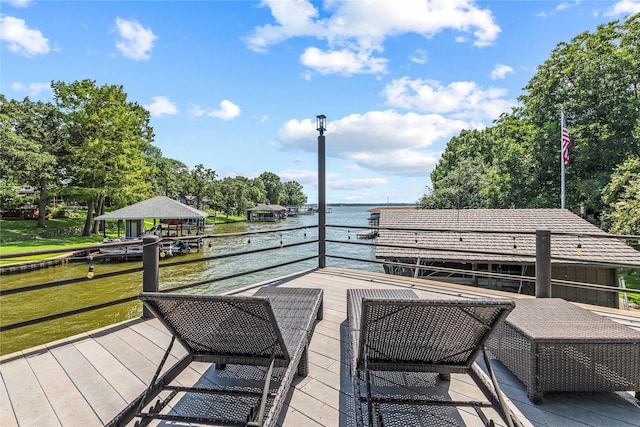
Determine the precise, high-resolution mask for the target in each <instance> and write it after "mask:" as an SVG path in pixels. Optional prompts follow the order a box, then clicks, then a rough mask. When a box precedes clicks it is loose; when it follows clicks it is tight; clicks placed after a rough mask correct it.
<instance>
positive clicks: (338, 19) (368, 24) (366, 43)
mask: <svg viewBox="0 0 640 427" xmlns="http://www.w3.org/2000/svg"><path fill="white" fill-rule="evenodd" d="M261 5H262V6H266V7H269V8H270V9H271V14H272V15H273V18H274V21H275V23H273V24H266V25H263V26H258V27H255V28H254V30H253V32H252V34H251V35H250V36H249V37H247V38H246V42H247V45H248V47H249V48H250V49H252V50H254V51H256V52H266V51H267V49H268V48H269V47H270V46H272V45H275V44H278V43H281V42H282V41H284V40H287V39H289V38H293V37H315V38H316V39H319V40H325V41H326V43H327V48H326V49H324V48H318V47H307V48H306V49H305V51H304V53H303V54H302V56H301V61H302V63H303V64H305V65H306V66H308V67H309V68H312V69H314V70H317V71H318V72H320V73H324V74H326V73H343V74H355V73H380V72H385V71H386V63H387V60H386V59H385V58H382V57H375V56H374V55H373V52H382V51H383V42H384V40H385V39H386V38H388V37H393V36H397V35H401V34H406V33H417V34H420V35H422V36H424V37H426V38H431V37H433V36H434V35H435V34H437V33H440V32H442V31H444V30H449V29H451V30H454V31H457V32H458V33H463V34H464V35H467V36H470V37H472V38H473V40H474V42H473V43H474V45H476V46H486V45H490V44H492V43H493V41H494V40H495V39H496V38H497V37H498V34H499V33H500V27H499V26H498V25H497V24H496V22H495V19H494V17H493V15H492V13H491V11H490V10H488V9H481V8H479V7H478V6H477V5H476V3H475V2H474V1H473V0H456V1H429V0H404V1H403V2H402V7H398V4H397V1H396V0H361V1H344V2H338V1H328V2H325V3H324V7H325V10H324V11H323V12H325V13H326V14H327V16H320V12H319V11H318V9H316V8H315V6H314V5H313V4H312V3H311V2H310V1H309V0H287V1H283V0H263V2H262V3H261ZM465 40H466V37H465ZM416 58H417V59H418V60H420V57H419V56H416ZM326 61H329V62H330V63H329V64H328V65H327V62H326Z"/></svg>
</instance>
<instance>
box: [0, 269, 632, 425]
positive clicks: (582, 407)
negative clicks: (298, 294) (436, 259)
mask: <svg viewBox="0 0 640 427" xmlns="http://www.w3.org/2000/svg"><path fill="white" fill-rule="evenodd" d="M278 286H295V287H318V288H322V289H324V318H323V320H322V321H320V322H318V323H317V324H316V327H315V330H314V333H313V337H312V340H311V342H310V347H309V348H310V356H309V357H310V362H311V369H310V374H309V376H308V377H306V378H296V379H294V383H293V388H292V391H291V392H290V394H289V396H288V399H287V403H286V405H285V408H284V409H283V411H282V416H281V420H280V421H281V425H283V426H310V427H313V426H352V425H353V419H352V412H353V411H352V399H351V395H350V393H351V390H350V388H351V382H350V377H349V357H348V351H349V350H348V342H347V341H346V340H347V339H348V338H347V333H346V322H345V321H346V289H347V288H372V287H383V288H384V287H386V288H388V287H396V286H401V287H410V288H411V289H413V290H414V291H416V293H418V294H419V295H420V296H421V297H431V298H440V299H446V298H456V297H468V298H477V297H479V296H487V294H491V295H493V296H507V297H511V298H513V297H515V296H516V295H514V294H505V293H500V292H497V291H482V290H480V289H476V288H469V287H464V286H456V285H450V284H442V283H437V282H429V281H425V280H415V279H410V278H400V277H394V276H388V275H383V274H376V273H366V272H360V271H355V270H344V269H334V268H327V269H323V270H314V271H310V272H306V273H303V274H300V275H294V276H290V277H287V278H284V279H282V280H281V281H280V282H279V283H278ZM254 291H255V288H252V289H244V290H243V291H242V292H241V293H242V294H246V295H250V294H252V293H253V292H254ZM599 312H600V313H601V314H602V313H604V314H605V315H607V316H609V317H612V318H614V320H617V321H620V322H622V323H625V324H627V325H629V326H630V327H634V328H637V329H640V316H639V315H638V314H629V312H624V311H620V310H602V311H599ZM169 339H170V337H169V335H168V333H167V332H166V330H165V329H164V327H163V326H162V325H161V324H160V323H159V322H158V321H156V320H147V321H143V320H135V321H129V322H125V323H122V324H119V325H115V326H111V327H107V328H103V329H101V330H98V331H93V332H91V333H87V334H82V335H79V336H76V337H72V338H69V339H65V340H62V341H60V342H56V343H50V344H48V345H46V346H41V347H38V348H34V349H30V350H28V351H23V352H20V353H19V354H18V353H16V354H13V355H8V356H4V357H2V358H1V359H0V375H1V378H2V381H0V425H2V426H3V427H9V426H57V425H62V426H99V425H103V424H105V423H107V422H108V421H110V420H111V419H112V418H113V417H114V416H115V415H117V414H118V413H119V412H120V411H121V410H122V409H123V408H124V407H125V406H126V405H127V403H128V402H130V401H132V400H133V399H135V398H136V397H137V396H138V395H139V394H140V393H141V392H142V391H143V390H144V389H145V387H146V385H147V383H148V381H149V380H150V379H151V378H152V376H153V374H154V371H155V369H156V367H157V366H158V364H159V361H160V359H161V358H162V355H163V353H164V349H165V348H166V345H167V344H168V342H169ZM181 351H182V350H181V349H180V348H179V346H175V347H174V350H173V352H172V356H171V359H172V360H171V361H176V360H177V358H178V357H180V356H181ZM171 361H170V362H171ZM170 362H169V364H171V363H170ZM493 366H494V369H495V370H496V371H497V372H496V374H497V376H498V380H499V382H500V384H501V387H502V389H503V392H504V393H505V395H506V396H507V398H508V403H509V405H510V407H511V409H512V410H513V411H514V412H515V413H516V414H519V415H520V419H521V421H522V422H523V423H524V425H534V426H559V425H562V426H629V427H631V426H637V425H639V424H640V405H639V402H638V401H637V400H635V399H634V398H633V396H632V394H631V393H627V392H616V393H614V392H611V393H549V394H548V395H547V396H546V397H545V400H544V402H543V403H542V404H539V405H533V404H532V403H531V402H530V401H529V400H528V398H527V396H526V390H525V388H524V386H523V385H522V383H520V382H519V381H518V380H517V379H516V378H515V377H514V376H513V375H512V374H511V373H509V372H508V371H507V370H506V369H505V368H504V367H502V365H501V364H500V363H499V362H497V361H494V363H493ZM208 368H209V366H207V365H196V366H194V367H192V368H189V369H188V370H187V371H186V372H185V373H184V374H183V375H182V376H181V377H179V380H180V381H181V382H183V383H188V382H191V383H195V382H196V381H198V380H199V379H201V377H202V376H203V375H209V373H210V371H209V370H208ZM211 371H212V370H211ZM472 385H473V382H472V380H471V379H470V378H468V377H467V376H465V375H455V374H454V375H452V380H451V383H450V385H449V389H448V391H447V393H448V394H449V395H450V396H452V397H453V396H455V397H456V398H459V397H462V398H465V396H466V397H471V398H476V397H479V396H478V395H476V393H478V392H477V391H476V389H475V387H472ZM454 411H455V412H456V414H455V417H454V420H455V421H454V425H455V424H460V425H469V426H475V425H481V421H480V419H479V418H478V417H477V416H476V415H475V412H473V410H470V409H469V410H466V409H459V410H454ZM492 418H493V419H494V420H496V421H501V420H500V419H499V417H497V416H495V417H492ZM161 425H168V424H161ZM447 425H450V424H447Z"/></svg>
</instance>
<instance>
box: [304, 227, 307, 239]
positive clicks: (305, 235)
mask: <svg viewBox="0 0 640 427" xmlns="http://www.w3.org/2000/svg"><path fill="white" fill-rule="evenodd" d="M304 238H305V240H306V238H307V229H306V228H305V229H304Z"/></svg>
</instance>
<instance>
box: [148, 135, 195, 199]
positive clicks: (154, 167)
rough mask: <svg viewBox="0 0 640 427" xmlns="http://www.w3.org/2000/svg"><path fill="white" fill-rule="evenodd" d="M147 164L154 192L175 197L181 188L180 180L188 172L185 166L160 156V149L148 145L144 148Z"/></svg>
mask: <svg viewBox="0 0 640 427" xmlns="http://www.w3.org/2000/svg"><path fill="white" fill-rule="evenodd" d="M146 158H147V165H148V166H149V168H150V172H151V174H150V177H149V179H150V181H151V187H152V189H153V192H154V194H156V195H162V196H167V197H170V198H172V199H175V198H176V197H178V195H179V194H180V191H181V190H182V185H181V182H182V180H183V178H184V173H185V172H186V173H187V174H188V173H189V168H187V166H186V165H185V164H184V163H182V162H180V161H178V160H174V159H169V158H166V157H163V156H162V151H161V150H160V149H159V148H157V147H154V146H153V145H149V146H148V147H147V149H146Z"/></svg>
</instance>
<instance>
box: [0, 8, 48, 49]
mask: <svg viewBox="0 0 640 427" xmlns="http://www.w3.org/2000/svg"><path fill="white" fill-rule="evenodd" d="M0 40H2V41H3V42H4V43H7V45H8V48H9V50H10V51H11V52H14V53H17V54H19V55H23V56H27V57H32V56H35V55H44V54H46V53H49V50H50V49H49V40H48V39H47V38H45V37H44V36H43V35H42V33H41V32H40V30H34V29H31V28H29V27H28V26H27V24H26V22H25V21H24V20H23V19H19V18H14V17H12V16H0Z"/></svg>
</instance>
